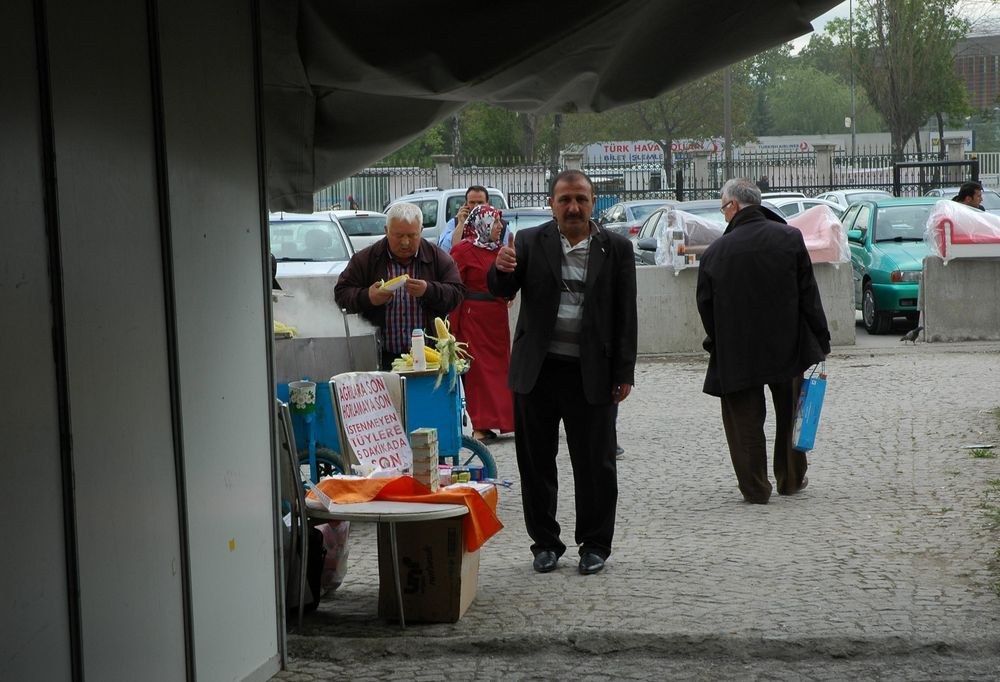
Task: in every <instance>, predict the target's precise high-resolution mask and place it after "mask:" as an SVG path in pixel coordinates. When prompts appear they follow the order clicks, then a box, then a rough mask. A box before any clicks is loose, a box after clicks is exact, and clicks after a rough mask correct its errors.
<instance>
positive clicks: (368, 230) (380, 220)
mask: <svg viewBox="0 0 1000 682" xmlns="http://www.w3.org/2000/svg"><path fill="white" fill-rule="evenodd" d="M337 220H339V221H340V226H341V227H343V228H344V232H346V233H347V236H349V237H371V236H373V235H382V234H385V216H383V215H366V216H347V217H346V218H337Z"/></svg>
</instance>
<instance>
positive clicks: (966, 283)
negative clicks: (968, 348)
mask: <svg viewBox="0 0 1000 682" xmlns="http://www.w3.org/2000/svg"><path fill="white" fill-rule="evenodd" d="M920 298H921V324H923V325H924V331H923V334H924V339H926V340H927V341H986V340H988V341H996V340H1000V260H986V259H983V260H979V259H971V258H969V259H962V258H960V259H957V260H953V261H950V262H949V263H948V264H947V265H945V264H944V262H943V261H942V260H941V259H940V258H938V257H937V256H928V257H927V258H924V275H923V281H922V283H921V285H920Z"/></svg>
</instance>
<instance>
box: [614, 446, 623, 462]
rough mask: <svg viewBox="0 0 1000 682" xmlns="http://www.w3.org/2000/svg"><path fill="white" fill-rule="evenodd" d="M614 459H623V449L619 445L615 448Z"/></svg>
mask: <svg viewBox="0 0 1000 682" xmlns="http://www.w3.org/2000/svg"><path fill="white" fill-rule="evenodd" d="M615 459H625V448H623V447H622V446H621V445H616V446H615Z"/></svg>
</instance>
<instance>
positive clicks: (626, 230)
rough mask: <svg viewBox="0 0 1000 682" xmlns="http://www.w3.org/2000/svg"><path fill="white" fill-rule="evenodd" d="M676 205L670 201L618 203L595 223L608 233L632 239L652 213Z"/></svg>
mask: <svg viewBox="0 0 1000 682" xmlns="http://www.w3.org/2000/svg"><path fill="white" fill-rule="evenodd" d="M677 203H679V202H677V201H672V200H670V199H637V200H634V201H620V202H618V203H617V204H614V205H613V206H610V207H609V208H607V209H605V210H604V211H603V212H602V213H601V215H600V217H599V218H598V219H597V223H598V224H599V225H600V226H601V227H603V228H604V229H606V230H608V231H610V232H617V233H618V234H620V235H623V236H625V237H634V236H635V235H637V234H639V228H640V227H641V226H642V224H643V222H645V220H646V218H648V217H649V215H650V214H651V213H652V212H653V211H655V210H656V209H658V208H662V207H663V206H673V205H675V204H677Z"/></svg>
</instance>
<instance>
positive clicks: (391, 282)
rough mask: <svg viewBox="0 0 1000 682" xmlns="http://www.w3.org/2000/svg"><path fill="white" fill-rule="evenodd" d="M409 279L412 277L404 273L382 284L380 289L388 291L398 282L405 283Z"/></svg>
mask: <svg viewBox="0 0 1000 682" xmlns="http://www.w3.org/2000/svg"><path fill="white" fill-rule="evenodd" d="M408 279H410V276H409V275H407V274H406V273H403V274H402V275H400V276H399V277H393V278H392V279H390V280H389V281H388V282H382V284H381V285H380V287H381V288H382V289H388V288H390V287H392V286H393V285H394V284H396V283H397V282H405V281H406V280H408Z"/></svg>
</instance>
